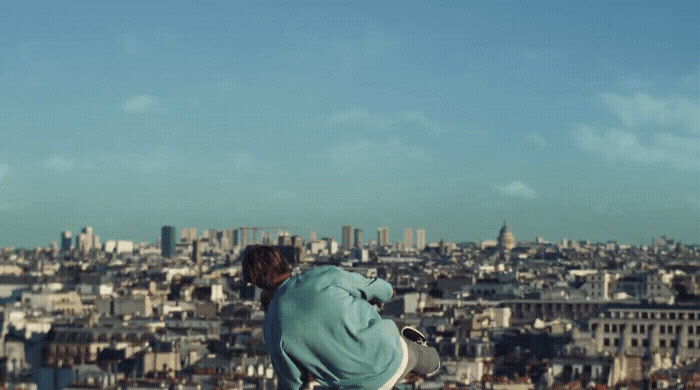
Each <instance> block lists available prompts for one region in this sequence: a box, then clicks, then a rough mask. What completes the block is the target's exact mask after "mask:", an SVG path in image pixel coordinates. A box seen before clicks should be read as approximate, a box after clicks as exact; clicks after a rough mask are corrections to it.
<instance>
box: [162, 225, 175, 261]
mask: <svg viewBox="0 0 700 390" xmlns="http://www.w3.org/2000/svg"><path fill="white" fill-rule="evenodd" d="M160 238H161V240H160V242H161V244H160V245H161V249H160V253H161V255H162V256H163V257H173V256H174V255H175V228H174V227H173V226H163V227H162V228H161V229H160Z"/></svg>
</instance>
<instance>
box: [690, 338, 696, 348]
mask: <svg viewBox="0 0 700 390" xmlns="http://www.w3.org/2000/svg"><path fill="white" fill-rule="evenodd" d="M688 348H695V341H693V340H688Z"/></svg>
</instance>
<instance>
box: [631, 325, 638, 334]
mask: <svg viewBox="0 0 700 390" xmlns="http://www.w3.org/2000/svg"><path fill="white" fill-rule="evenodd" d="M631 330H632V333H637V325H632V328H631Z"/></svg>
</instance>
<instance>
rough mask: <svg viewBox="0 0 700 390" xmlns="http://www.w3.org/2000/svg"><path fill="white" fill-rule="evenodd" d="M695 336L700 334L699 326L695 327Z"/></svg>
mask: <svg viewBox="0 0 700 390" xmlns="http://www.w3.org/2000/svg"><path fill="white" fill-rule="evenodd" d="M695 334H700V325H698V326H696V327H695Z"/></svg>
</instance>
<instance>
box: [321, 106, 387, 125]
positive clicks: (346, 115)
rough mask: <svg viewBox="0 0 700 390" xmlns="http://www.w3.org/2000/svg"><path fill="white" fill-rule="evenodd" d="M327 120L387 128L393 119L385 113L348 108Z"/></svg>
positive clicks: (335, 122) (343, 123)
mask: <svg viewBox="0 0 700 390" xmlns="http://www.w3.org/2000/svg"><path fill="white" fill-rule="evenodd" d="M328 122H329V123H332V124H339V125H357V126H361V127H365V128H371V129H387V128H389V127H390V126H392V125H393V123H394V121H393V120H392V119H391V118H389V117H388V116H385V115H376V114H371V113H369V112H368V111H367V110H365V109H358V108H355V109H350V110H347V111H343V112H341V113H338V114H335V115H333V116H331V117H330V118H328Z"/></svg>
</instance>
